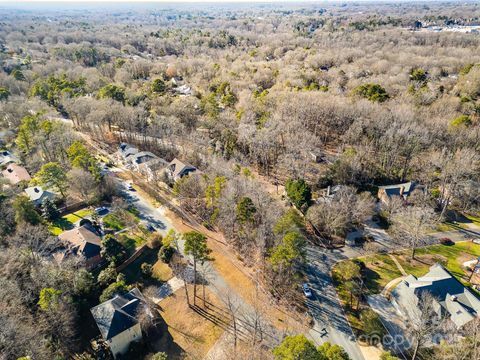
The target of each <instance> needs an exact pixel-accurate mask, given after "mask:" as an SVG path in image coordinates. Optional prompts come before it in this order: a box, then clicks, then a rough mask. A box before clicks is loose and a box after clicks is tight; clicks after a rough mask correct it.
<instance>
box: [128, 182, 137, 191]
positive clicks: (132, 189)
mask: <svg viewBox="0 0 480 360" xmlns="http://www.w3.org/2000/svg"><path fill="white" fill-rule="evenodd" d="M127 190H128V191H135V189H134V188H133V185H132V184H130V183H128V184H127Z"/></svg>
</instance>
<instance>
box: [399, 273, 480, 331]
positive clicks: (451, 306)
mask: <svg viewBox="0 0 480 360" xmlns="http://www.w3.org/2000/svg"><path fill="white" fill-rule="evenodd" d="M425 291H427V292H429V293H430V294H431V295H432V296H433V298H434V301H435V308H436V312H437V313H438V317H439V319H440V318H445V317H447V318H448V319H450V320H451V321H452V322H453V324H454V325H455V327H456V328H457V329H460V328H462V327H463V326H464V325H465V324H467V323H469V322H470V321H471V320H473V319H475V318H478V317H480V300H479V299H478V298H477V296H475V295H474V294H473V293H472V292H471V291H470V290H469V289H468V288H466V287H465V286H463V284H462V283H461V282H460V281H458V280H457V279H456V278H455V277H454V276H453V275H452V274H451V273H450V272H448V270H446V269H445V268H444V267H443V266H442V265H440V264H435V265H433V266H431V267H430V271H429V272H428V273H427V274H426V275H424V276H422V277H419V278H418V279H417V278H416V277H415V276H413V275H409V276H407V277H406V278H405V279H404V280H402V282H401V283H400V284H399V285H398V286H397V287H396V288H395V289H394V290H393V291H392V294H391V295H392V297H391V301H392V303H393V305H394V306H395V308H396V309H397V311H398V312H399V313H400V314H401V315H402V316H403V317H406V318H409V319H414V318H418V312H419V311H420V310H419V308H418V305H419V302H420V299H421V294H422V293H423V292H425Z"/></svg>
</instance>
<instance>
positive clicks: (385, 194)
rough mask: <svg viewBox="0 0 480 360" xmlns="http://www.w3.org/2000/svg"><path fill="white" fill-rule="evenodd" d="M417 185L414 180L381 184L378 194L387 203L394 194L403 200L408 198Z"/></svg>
mask: <svg viewBox="0 0 480 360" xmlns="http://www.w3.org/2000/svg"><path fill="white" fill-rule="evenodd" d="M416 187H417V185H416V183H415V182H413V181H409V182H406V183H402V184H394V185H385V186H379V187H378V195H377V196H378V198H379V199H380V200H381V201H382V202H384V203H387V202H388V201H389V200H390V199H391V198H392V197H394V196H399V197H401V198H402V199H403V200H407V198H408V196H409V195H410V194H411V193H412V191H413V190H415V188H416Z"/></svg>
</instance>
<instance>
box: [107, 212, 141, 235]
mask: <svg viewBox="0 0 480 360" xmlns="http://www.w3.org/2000/svg"><path fill="white" fill-rule="evenodd" d="M129 216H130V217H132V220H133V221H135V222H137V223H138V221H139V218H138V210H137V209H136V208H134V207H132V208H130V209H128V210H117V211H114V212H111V213H109V214H108V215H105V216H104V218H103V224H104V225H105V226H106V227H109V228H110V229H113V230H116V231H120V230H123V229H125V227H126V226H127V221H126V219H127V218H128V217H129Z"/></svg>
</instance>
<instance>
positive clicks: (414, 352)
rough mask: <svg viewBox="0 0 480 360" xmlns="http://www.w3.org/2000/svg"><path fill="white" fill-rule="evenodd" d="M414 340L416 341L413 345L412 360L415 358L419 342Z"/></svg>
mask: <svg viewBox="0 0 480 360" xmlns="http://www.w3.org/2000/svg"><path fill="white" fill-rule="evenodd" d="M415 341H416V345H415V350H414V351H413V355H412V360H415V359H416V358H417V353H418V348H419V347H420V342H419V341H418V340H415Z"/></svg>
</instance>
